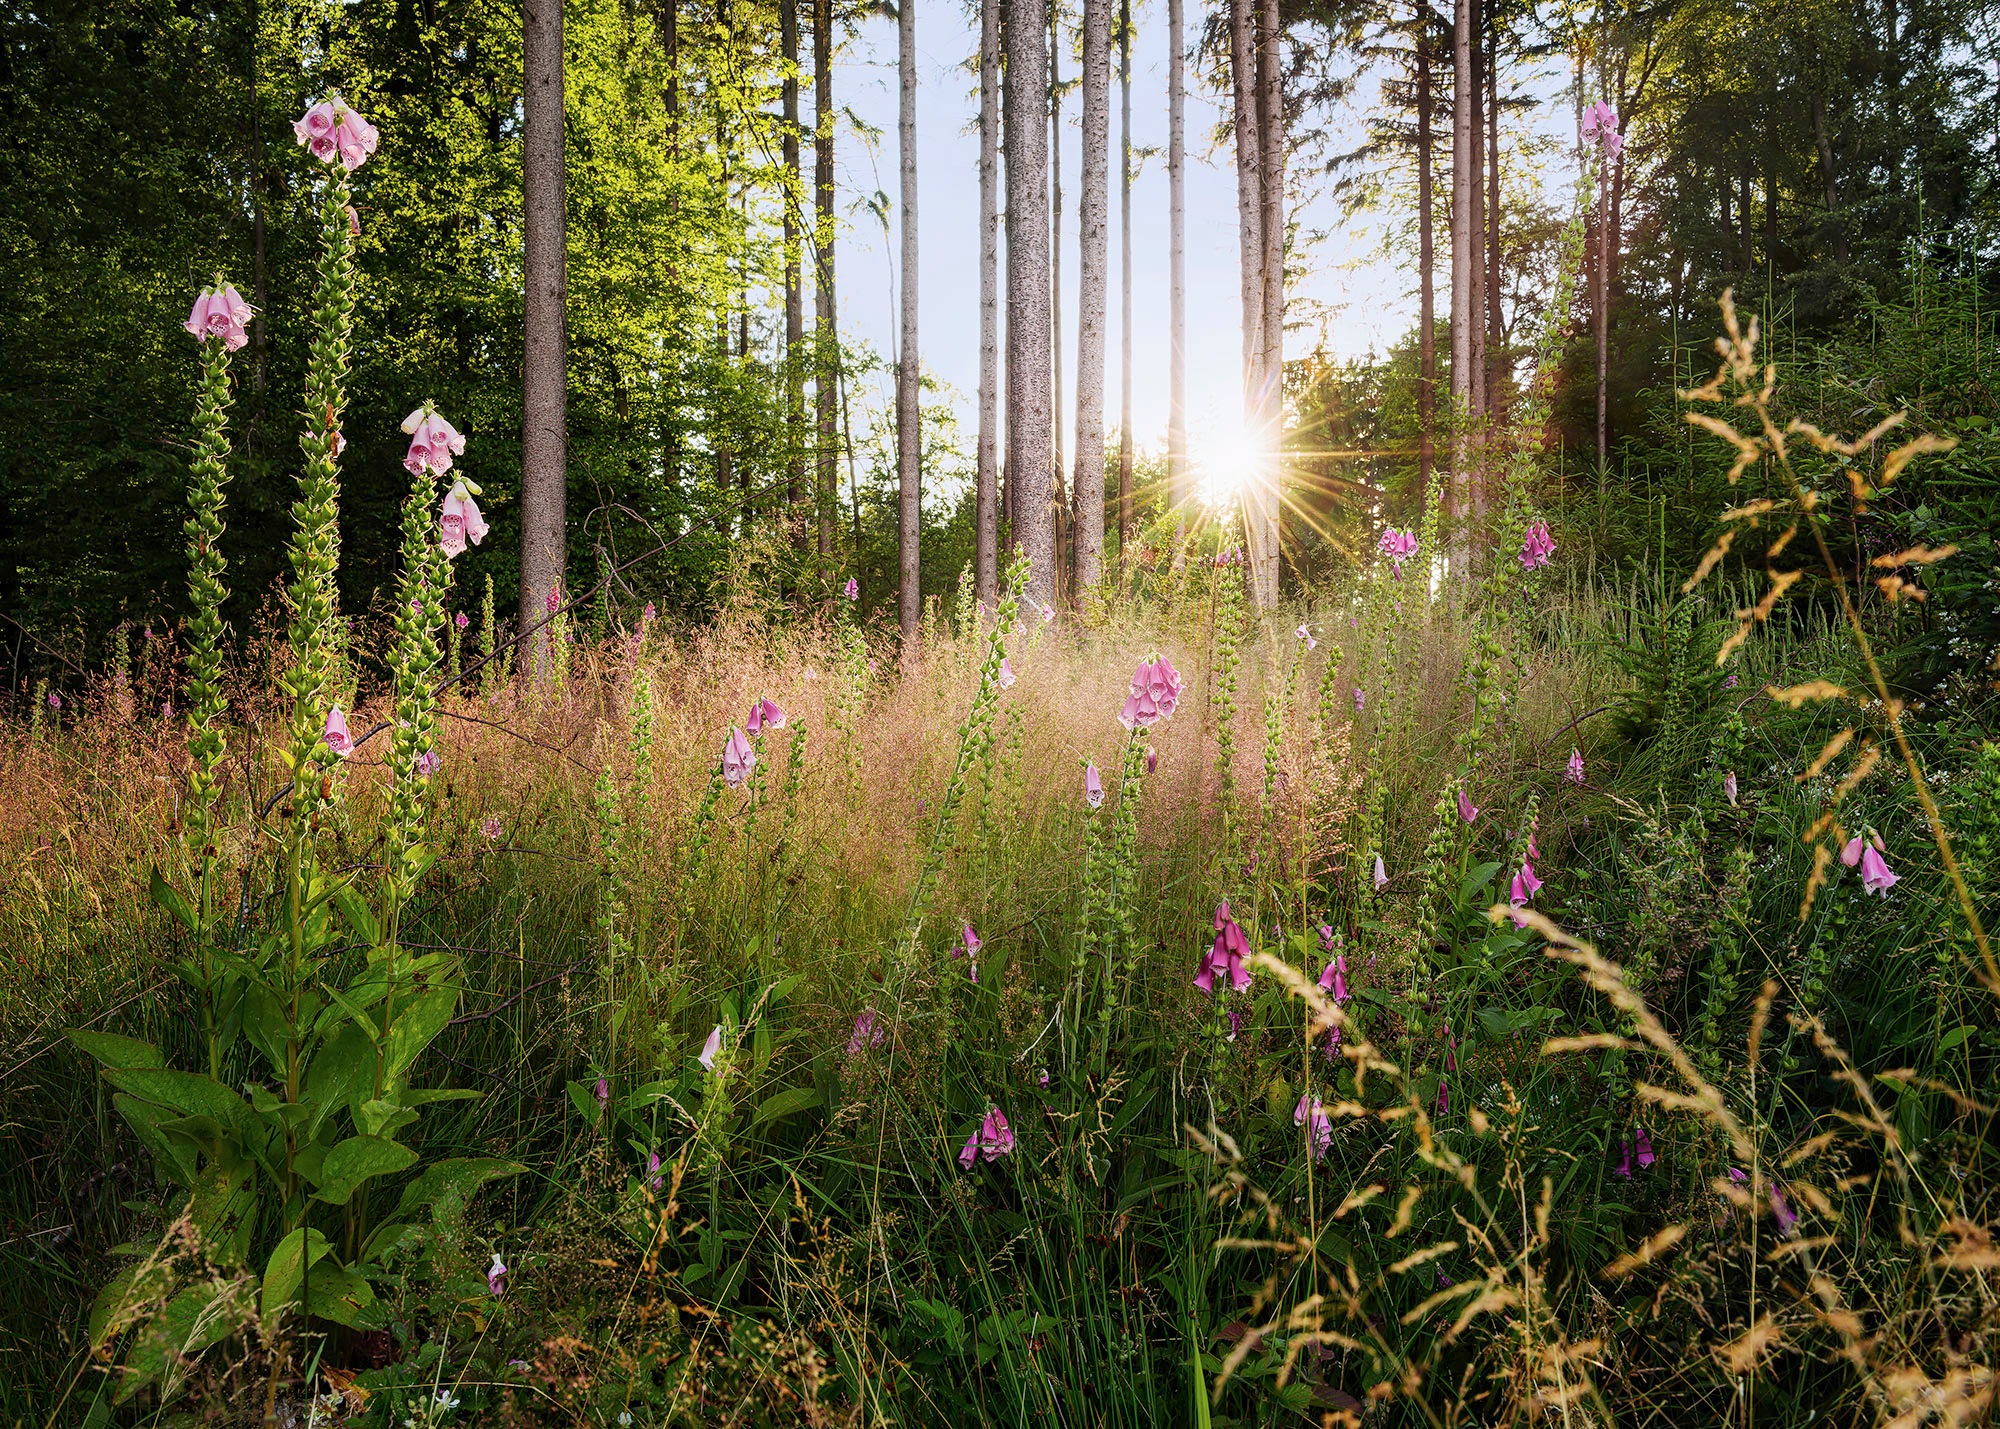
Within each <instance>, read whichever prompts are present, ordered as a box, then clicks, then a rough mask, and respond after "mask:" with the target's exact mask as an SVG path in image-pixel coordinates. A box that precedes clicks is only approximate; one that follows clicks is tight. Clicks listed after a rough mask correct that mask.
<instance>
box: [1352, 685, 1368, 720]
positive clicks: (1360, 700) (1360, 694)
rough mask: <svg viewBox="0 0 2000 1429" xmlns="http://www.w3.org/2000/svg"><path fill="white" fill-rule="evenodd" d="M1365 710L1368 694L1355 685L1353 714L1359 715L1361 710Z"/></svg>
mask: <svg viewBox="0 0 2000 1429" xmlns="http://www.w3.org/2000/svg"><path fill="white" fill-rule="evenodd" d="M1367 708H1368V692H1367V691H1366V690H1364V689H1362V688H1361V686H1359V685H1356V686H1355V687H1354V712H1355V713H1356V714H1360V713H1361V712H1362V711H1363V710H1365V709H1367Z"/></svg>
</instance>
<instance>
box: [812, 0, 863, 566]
mask: <svg viewBox="0 0 2000 1429" xmlns="http://www.w3.org/2000/svg"><path fill="white" fill-rule="evenodd" d="M833 121H834V113H833V0H813V400H814V405H815V406H816V408H817V409H818V410H817V413H816V416H817V418H818V420H817V422H816V424H815V425H816V426H817V428H818V430H817V431H816V432H815V434H814V448H815V451H814V456H815V459H816V466H817V471H816V473H815V476H814V480H813V486H814V491H813V505H814V507H815V509H816V513H817V516H818V522H817V524H818V526H819V563H820V573H821V576H822V578H823V579H829V580H830V579H831V578H832V575H833V532H834V524H835V518H836V515H837V510H838V507H839V504H840V495H839V493H840V445H839V441H838V436H839V424H838V420H837V419H838V413H839V410H840V405H839V404H840V373H839V368H838V363H839V357H840V335H839V327H838V323H837V321H836V318H835V310H834V287H833ZM856 555H857V557H858V555H859V552H857V553H856Z"/></svg>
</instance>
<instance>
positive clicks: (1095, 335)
mask: <svg viewBox="0 0 2000 1429" xmlns="http://www.w3.org/2000/svg"><path fill="white" fill-rule="evenodd" d="M1110 151H1111V0H1083V176H1082V178H1083V182H1082V188H1081V190H1080V191H1079V194H1078V198H1077V275H1076V276H1077V315H1076V448H1075V451H1076V467H1075V488H1074V489H1075V492H1076V538H1075V547H1076V566H1075V571H1076V592H1077V594H1078V595H1079V596H1081V595H1082V594H1083V593H1084V592H1085V591H1087V590H1089V589H1091V588H1092V587H1093V586H1095V585H1096V584H1097V583H1098V582H1099V581H1100V580H1102V579H1103V578H1104V353H1105V331H1104V325H1105V315H1106V314H1105V309H1106V306H1107V304H1106V296H1107V293H1108V290H1109V282H1110V272H1109V267H1110V252H1109V238H1110V234H1109V231H1108V230H1109V218H1110V207H1111V204H1110V198H1111V195H1110V159H1111V152H1110Z"/></svg>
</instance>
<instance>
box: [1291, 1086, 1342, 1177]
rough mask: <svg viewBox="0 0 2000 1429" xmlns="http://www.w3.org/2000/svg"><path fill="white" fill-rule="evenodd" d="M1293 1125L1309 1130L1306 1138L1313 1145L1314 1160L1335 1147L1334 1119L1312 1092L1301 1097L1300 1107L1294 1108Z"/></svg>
mask: <svg viewBox="0 0 2000 1429" xmlns="http://www.w3.org/2000/svg"><path fill="white" fill-rule="evenodd" d="M1292 1125H1293V1126H1303V1127H1306V1128H1307V1131H1306V1138H1307V1140H1308V1141H1309V1142H1310V1143H1311V1144H1312V1153H1313V1160H1315V1161H1317V1160H1319V1159H1320V1158H1321V1157H1323V1156H1325V1155H1326V1153H1327V1152H1328V1151H1329V1150H1331V1149H1332V1147H1333V1118H1332V1117H1330V1116H1328V1115H1327V1114H1326V1107H1325V1105H1324V1104H1323V1103H1322V1102H1321V1101H1320V1099H1319V1098H1318V1097H1316V1096H1314V1095H1313V1094H1312V1093H1310V1092H1305V1093H1302V1094H1301V1095H1300V1096H1299V1101H1298V1105H1297V1106H1295V1107H1293V1108H1292Z"/></svg>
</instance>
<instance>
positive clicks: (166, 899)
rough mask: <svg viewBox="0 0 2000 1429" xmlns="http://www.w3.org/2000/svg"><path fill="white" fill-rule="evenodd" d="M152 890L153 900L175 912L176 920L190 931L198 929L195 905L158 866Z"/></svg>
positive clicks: (155, 869)
mask: <svg viewBox="0 0 2000 1429" xmlns="http://www.w3.org/2000/svg"><path fill="white" fill-rule="evenodd" d="M152 892H153V901H154V902H155V903H157V904H159V905H160V906H161V907H162V908H164V909H166V910H167V911H168V912H169V913H171V914H173V915H174V919H175V921H176V922H178V923H179V924H180V925H181V926H182V927H184V928H186V929H187V930H188V931H189V932H195V931H197V929H196V926H195V925H196V922H197V920H196V918H195V913H194V906H193V905H192V904H190V903H189V902H188V901H187V897H186V895H184V894H183V893H181V891H180V890H179V889H177V888H175V887H174V886H173V885H172V884H171V883H169V882H167V880H166V878H165V877H164V876H163V875H162V874H161V873H160V870H159V868H158V867H157V866H155V868H154V869H153V883H152Z"/></svg>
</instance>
